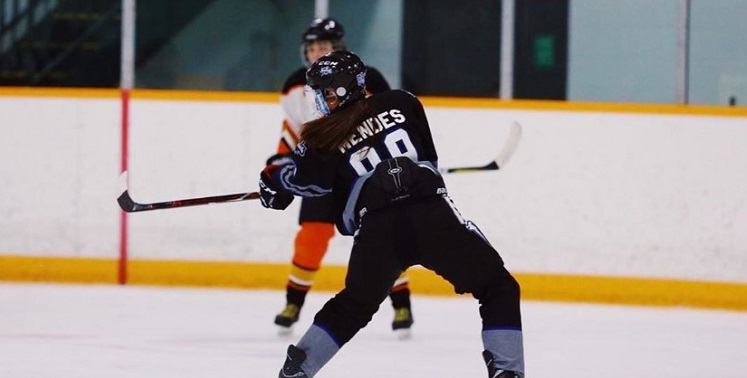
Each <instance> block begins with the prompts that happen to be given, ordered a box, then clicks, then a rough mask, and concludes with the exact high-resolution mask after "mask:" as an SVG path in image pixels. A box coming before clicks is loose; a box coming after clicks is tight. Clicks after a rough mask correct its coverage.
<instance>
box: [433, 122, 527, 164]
mask: <svg viewBox="0 0 747 378" xmlns="http://www.w3.org/2000/svg"><path fill="white" fill-rule="evenodd" d="M521 130H522V129H521V124H520V123H518V122H516V121H514V122H513V123H511V130H510V131H509V132H508V138H507V139H506V142H505V143H504V145H503V149H502V150H501V152H499V153H498V156H496V157H495V160H493V161H491V162H490V163H488V164H485V165H483V166H474V167H455V168H442V169H439V171H441V173H462V172H477V171H497V170H499V169H501V168H503V167H505V166H506V164H508V161H509V160H511V157H512V156H513V155H514V151H516V147H518V146H519V140H521Z"/></svg>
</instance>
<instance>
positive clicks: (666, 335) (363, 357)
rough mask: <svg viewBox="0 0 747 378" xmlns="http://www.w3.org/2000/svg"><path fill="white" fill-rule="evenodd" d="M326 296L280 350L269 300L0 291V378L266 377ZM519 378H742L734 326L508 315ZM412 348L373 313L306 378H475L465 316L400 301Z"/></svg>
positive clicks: (637, 317)
mask: <svg viewBox="0 0 747 378" xmlns="http://www.w3.org/2000/svg"><path fill="white" fill-rule="evenodd" d="M330 295H331V294H330V293H319V292H317V293H314V292H312V293H311V294H310V295H309V297H308V299H307V305H306V307H305V308H304V311H303V313H302V316H301V321H300V322H299V323H298V324H297V327H296V330H295V333H294V335H293V336H290V337H285V338H283V337H279V336H278V335H277V330H276V328H275V327H274V325H273V324H272V318H273V317H274V316H275V314H276V312H277V311H279V310H280V308H281V307H282V306H283V304H284V293H283V292H280V291H250V290H222V289H184V288H153V287H142V286H106V285H103V286H96V285H47V284H9V283H2V284H0V377H3V378H47V377H50V378H51V377H54V378H68V377H70V378H87V377H91V378H93V377H95V378H101V377H106V378H118V377H127V378H169V377H175V378H176V377H178V378H234V377H246V378H251V377H273V378H274V377H277V371H278V370H279V368H280V366H281V365H282V363H283V360H284V357H285V349H286V347H287V345H288V344H289V343H291V342H295V341H296V340H297V338H298V337H300V335H301V333H302V331H304V330H305V329H306V327H308V325H309V324H310V322H311V320H312V318H313V314H314V313H315V312H316V310H317V309H318V308H320V307H321V305H322V304H323V303H324V301H325V300H326V299H327V298H329V296H330ZM522 311H523V321H524V340H525V351H526V365H527V377H529V378H542V377H552V378H564V377H568V378H571V377H572V378H580V377H608V378H613V377H621V378H623V377H624V378H629V377H652V378H688V377H693V378H696V377H698V378H699V377H704V376H707V377H719V378H743V377H747V313H740V312H725V311H701V310H693V309H681V308H645V307H621V306H598V305H579V304H555V303H541V302H530V301H525V302H524V303H523V305H522ZM413 312H414V316H415V325H414V327H413V338H412V339H411V340H408V341H400V340H397V339H396V338H395V337H394V335H393V334H392V332H391V330H390V328H389V322H390V321H391V317H392V310H391V306H390V305H389V301H388V300H387V302H385V303H384V304H383V305H382V307H381V310H380V311H379V313H378V314H377V315H376V316H375V317H374V319H373V321H372V322H371V324H369V325H368V327H366V328H365V329H363V330H362V331H361V332H360V333H359V334H358V335H357V336H356V337H355V338H354V339H353V340H352V341H351V342H350V343H348V344H347V345H346V346H345V347H344V348H342V350H341V351H340V352H339V353H338V354H337V356H336V357H335V358H334V359H333V360H332V361H331V362H330V363H329V364H327V366H325V367H324V369H322V371H321V372H320V373H319V374H318V375H317V377H322V378H323V377H330V378H333V377H350V376H355V377H358V378H367V377H429V378H432V377H485V376H487V374H486V370H485V368H484V367H483V363H482V359H481V356H480V352H481V351H482V347H481V343H480V322H479V317H478V313H477V303H476V302H475V301H474V300H472V298H471V297H463V298H462V297H460V298H438V297H424V296H414V297H413Z"/></svg>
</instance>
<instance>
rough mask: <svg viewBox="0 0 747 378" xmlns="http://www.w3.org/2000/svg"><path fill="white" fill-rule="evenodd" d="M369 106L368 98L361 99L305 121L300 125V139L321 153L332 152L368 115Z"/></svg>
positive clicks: (337, 148)
mask: <svg viewBox="0 0 747 378" xmlns="http://www.w3.org/2000/svg"><path fill="white" fill-rule="evenodd" d="M370 108H371V105H369V103H368V99H362V100H360V101H357V102H355V103H353V104H350V105H349V106H346V107H345V108H344V109H340V110H339V111H337V112H334V113H332V114H330V115H328V116H326V117H322V118H319V119H315V120H313V121H309V122H306V123H305V124H304V125H303V126H302V127H301V140H302V141H305V142H306V146H308V147H309V148H311V149H314V150H316V151H317V152H319V153H321V154H323V155H330V154H333V153H334V152H335V151H338V150H339V148H340V146H342V145H343V144H345V143H346V142H347V140H348V139H349V138H350V135H351V134H352V133H353V131H355V130H356V129H357V128H358V126H359V124H360V123H361V122H363V121H364V120H365V119H366V118H368V117H370V114H371V112H370Z"/></svg>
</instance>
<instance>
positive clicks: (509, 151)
mask: <svg viewBox="0 0 747 378" xmlns="http://www.w3.org/2000/svg"><path fill="white" fill-rule="evenodd" d="M519 139H521V125H520V124H519V123H518V122H514V123H513V124H512V125H511V131H510V132H509V134H508V139H507V140H506V143H505V144H504V145H503V150H501V152H500V153H498V156H497V157H496V158H495V160H493V161H492V162H490V163H488V164H486V165H483V166H475V167H456V168H444V169H441V170H440V171H441V173H462V172H476V171H495V170H499V169H501V168H503V167H504V166H505V165H506V163H508V161H509V160H510V159H511V156H513V154H514V151H516V147H517V146H518V145H519ZM120 180H121V185H122V193H121V194H120V195H119V198H117V202H118V203H119V207H121V208H122V210H124V211H125V212H127V213H134V212H139V211H149V210H159V209H175V208H177V207H187V206H197V205H209V204H213V203H226V202H239V201H247V200H254V199H258V198H259V192H248V193H234V194H224V195H219V196H210V197H196V198H187V199H180V200H174V201H166V202H154V203H138V202H135V201H134V200H133V199H132V197H130V193H129V190H128V187H127V171H124V172H122V174H121V175H120Z"/></svg>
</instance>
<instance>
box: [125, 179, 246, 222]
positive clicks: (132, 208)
mask: <svg viewBox="0 0 747 378" xmlns="http://www.w3.org/2000/svg"><path fill="white" fill-rule="evenodd" d="M119 179H120V180H121V181H122V187H123V189H122V193H121V194H120V195H119V198H117V202H118V203H119V207H121V208H122V210H124V211H125V212H127V213H134V212H138V211H148V210H159V209H174V208H177V207H186V206H197V205H209V204H213V203H224V202H238V201H246V200H253V199H258V198H259V192H248V193H234V194H223V195H219V196H210V197H197V198H187V199H181V200H175V201H166V202H154V203H138V202H135V201H134V200H133V199H132V197H130V193H129V190H128V188H127V171H124V172H122V175H120V178H119Z"/></svg>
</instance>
